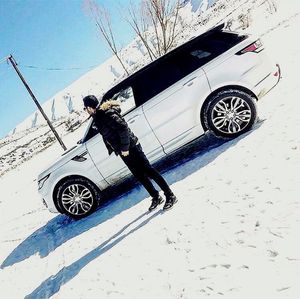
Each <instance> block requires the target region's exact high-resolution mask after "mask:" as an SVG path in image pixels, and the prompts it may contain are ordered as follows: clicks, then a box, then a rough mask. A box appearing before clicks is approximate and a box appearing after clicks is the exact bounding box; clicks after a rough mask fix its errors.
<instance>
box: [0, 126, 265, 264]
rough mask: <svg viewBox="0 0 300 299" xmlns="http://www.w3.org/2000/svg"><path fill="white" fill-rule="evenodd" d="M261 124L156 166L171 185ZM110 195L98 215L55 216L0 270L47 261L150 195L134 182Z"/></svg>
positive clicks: (210, 138) (207, 140)
mask: <svg viewBox="0 0 300 299" xmlns="http://www.w3.org/2000/svg"><path fill="white" fill-rule="evenodd" d="M261 123H262V121H259V122H258V123H257V124H256V126H255V127H254V129H253V130H252V131H250V132H248V133H245V134H243V135H241V136H239V137H238V138H235V139H233V140H226V139H221V138H217V137H215V136H214V135H212V134H209V133H208V134H205V135H204V136H202V137H201V138H199V139H197V140H196V141H194V142H192V143H191V144H189V145H187V146H185V147H184V148H182V149H181V150H179V151H177V152H175V153H174V154H172V155H170V156H169V157H168V158H166V159H164V161H162V162H160V163H158V164H156V165H155V166H156V167H157V169H159V170H160V171H161V172H162V174H163V176H164V177H165V178H166V180H167V181H168V183H169V184H170V185H172V184H174V183H176V182H178V181H181V180H183V179H184V178H186V177H187V176H189V175H191V174H192V173H194V172H195V171H197V170H199V169H201V168H202V167H205V166H206V165H208V164H209V163H211V162H212V161H214V160H215V159H216V158H217V157H218V156H219V155H220V154H222V153H223V152H225V151H226V150H227V149H229V148H230V147H232V146H234V145H235V144H237V143H238V142H239V141H240V140H241V139H243V138H245V137H246V136H247V135H249V134H251V133H252V132H253V131H254V130H256V129H257V128H259V127H260V125H261ZM199 185H201V182H199ZM133 187H134V188H133ZM109 193H110V198H113V199H111V200H107V201H106V203H105V204H104V205H103V206H101V207H100V208H99V209H98V210H97V211H96V212H95V213H93V214H92V215H90V216H88V217H86V218H84V219H81V220H77V221H75V220H72V219H70V218H69V217H67V216H64V215H58V216H56V217H54V218H53V219H52V220H50V221H49V222H47V224H46V225H45V226H43V227H41V228H39V229H38V230H36V231H35V232H34V233H33V234H31V235H30V236H29V237H28V238H26V239H25V240H24V241H23V242H22V243H21V244H19V245H18V246H17V247H16V248H15V249H14V250H13V251H12V252H11V253H10V255H9V256H8V257H7V258H6V259H5V260H4V261H3V263H2V264H1V266H0V267H1V269H4V268H6V267H8V266H12V265H14V264H16V263H19V262H21V261H23V260H25V259H27V258H29V257H31V256H33V255H35V254H39V256H40V257H41V258H44V257H46V256H48V255H49V253H51V252H52V251H54V250H55V249H56V248H58V247H59V246H61V245H62V244H63V243H65V242H67V241H68V240H70V239H72V238H74V237H77V236H79V235H80V234H82V233H84V232H86V231H88V230H89V229H91V228H93V227H95V226H98V225H100V224H102V223H104V222H105V221H107V220H109V219H111V218H113V217H115V216H117V215H118V214H120V213H121V212H122V211H124V210H127V209H130V208H131V207H133V206H135V205H136V204H138V203H139V202H141V201H142V200H143V199H145V198H146V197H148V196H149V195H148V194H147V192H146V191H145V190H144V188H142V187H141V186H140V185H137V184H136V182H135V181H133V180H132V181H129V182H125V183H123V184H121V185H120V186H118V187H116V188H112V189H110V190H109ZM179 200H180V198H179Z"/></svg>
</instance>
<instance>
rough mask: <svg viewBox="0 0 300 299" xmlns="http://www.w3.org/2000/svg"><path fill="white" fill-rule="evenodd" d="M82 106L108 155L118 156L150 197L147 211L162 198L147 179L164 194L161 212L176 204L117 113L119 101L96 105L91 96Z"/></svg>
mask: <svg viewBox="0 0 300 299" xmlns="http://www.w3.org/2000/svg"><path fill="white" fill-rule="evenodd" d="M83 103H84V109H85V110H86V111H87V112H88V113H89V115H91V116H92V117H93V119H94V124H95V125H96V127H97V129H98V131H99V133H100V134H101V135H102V137H103V141H104V143H105V145H106V147H107V149H108V153H109V155H110V154H111V153H112V152H115V154H116V155H119V156H120V157H121V158H122V160H123V161H124V162H125V164H126V165H127V167H128V168H129V170H130V171H131V173H132V174H133V175H134V176H135V177H136V178H137V180H139V181H140V183H141V184H142V185H143V186H144V187H145V189H146V190H147V191H148V193H149V194H150V196H151V197H152V202H151V206H150V207H149V211H151V210H153V209H155V208H156V207H157V206H158V205H159V204H161V203H163V199H162V197H161V196H160V195H159V192H158V191H157V190H156V189H155V187H154V186H153V184H152V182H151V180H150V179H153V180H154V181H155V182H156V183H157V184H158V186H159V187H160V188H161V189H162V190H163V192H164V195H165V197H166V202H165V204H164V207H163V209H164V210H168V209H170V208H172V206H173V205H174V203H175V202H176V201H177V199H176V196H175V195H174V194H173V192H172V190H171V189H170V187H169V185H168V184H167V182H166V181H165V180H164V178H163V177H162V176H161V175H160V174H159V172H158V171H157V170H156V169H155V168H154V167H153V166H152V165H151V164H150V162H149V161H148V159H147V157H146V156H145V154H144V152H143V149H142V146H141V145H140V143H139V140H138V138H137V137H136V136H135V135H134V134H133V132H132V131H131V130H130V128H129V127H128V125H127V123H126V121H125V120H124V118H123V117H122V116H121V114H120V113H121V109H120V104H119V102H118V101H114V100H110V101H106V102H104V103H102V105H99V101H98V99H97V98H96V97H95V96H94V95H88V96H86V97H84V98H83Z"/></svg>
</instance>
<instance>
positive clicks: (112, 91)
mask: <svg viewBox="0 0 300 299" xmlns="http://www.w3.org/2000/svg"><path fill="white" fill-rule="evenodd" d="M224 27H225V23H221V24H220V25H218V26H215V27H212V28H210V29H209V30H207V31H206V32H204V33H202V34H200V35H198V36H196V37H193V38H191V39H190V40H188V41H187V42H185V43H184V44H182V45H180V46H178V47H176V48H175V49H173V50H171V51H170V52H168V53H166V54H164V55H163V56H160V57H159V58H157V59H156V60H154V61H152V62H150V63H149V64H147V65H146V66H144V67H142V68H141V69H139V70H138V71H136V72H135V73H133V74H131V75H130V76H129V77H127V78H125V79H124V80H122V81H121V82H120V83H118V84H117V85H115V86H114V87H112V88H111V89H109V90H108V91H107V92H106V93H105V94H104V95H103V98H102V101H101V102H105V101H107V100H108V99H109V98H110V97H111V96H112V95H113V94H115V93H116V92H118V91H119V90H120V89H122V88H123V87H127V86H128V84H129V83H130V82H131V81H132V80H133V79H134V78H135V77H137V76H138V75H139V74H141V73H143V72H145V71H146V70H148V69H150V68H152V67H153V66H155V65H157V64H159V63H161V62H162V61H163V60H165V59H167V58H168V57H170V56H172V55H173V54H174V53H176V52H179V51H181V50H183V49H184V48H186V47H188V46H189V45H191V44H192V43H193V42H195V41H197V40H198V39H200V38H205V37H206V36H209V35H210V34H211V33H212V32H215V31H222V29H224Z"/></svg>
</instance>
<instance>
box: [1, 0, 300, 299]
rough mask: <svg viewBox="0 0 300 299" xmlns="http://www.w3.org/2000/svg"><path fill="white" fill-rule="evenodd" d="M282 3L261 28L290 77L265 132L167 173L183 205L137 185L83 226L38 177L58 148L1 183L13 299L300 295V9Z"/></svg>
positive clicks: (270, 99)
mask: <svg viewBox="0 0 300 299" xmlns="http://www.w3.org/2000/svg"><path fill="white" fill-rule="evenodd" d="M281 2H284V3H287V2H289V6H288V5H287V4H284V3H281V5H282V7H281V10H280V11H279V12H278V13H277V14H274V15H273V16H270V17H269V19H261V21H260V22H259V21H258V22H256V27H255V30H256V31H259V29H260V30H262V31H266V30H265V29H266V28H267V26H266V24H267V23H268V24H273V25H272V27H270V28H272V30H268V33H267V34H266V35H264V40H265V44H266V45H267V47H268V48H269V49H271V54H272V55H273V56H274V57H275V58H276V59H277V60H278V62H280V65H281V68H282V72H283V79H282V81H281V83H280V84H279V85H278V86H277V87H276V88H274V89H273V90H272V91H271V92H270V93H269V94H268V95H267V96H266V97H264V98H263V99H262V101H261V102H260V103H259V105H258V107H259V115H260V120H261V121H260V122H259V123H258V124H257V125H256V127H255V128H254V130H252V131H251V132H249V133H248V134H245V135H243V136H241V137H239V138H237V139H235V140H233V141H229V142H226V143H222V144H220V145H219V146H218V147H216V148H213V149H210V150H207V151H205V152H200V153H198V154H193V155H192V156H191V158H190V159H184V160H182V161H179V162H178V164H177V166H176V167H172V168H168V169H166V171H165V173H164V176H165V178H166V179H167V180H168V181H169V182H170V183H171V184H172V189H173V190H174V192H175V193H176V195H177V196H178V198H179V201H178V203H177V204H176V206H175V207H174V208H173V209H172V210H171V211H169V212H166V213H163V212H162V211H161V210H157V211H154V212H151V213H147V212H146V211H147V208H148V206H149V203H150V200H149V198H148V197H147V193H146V192H145V191H144V189H142V188H140V187H137V188H135V189H133V190H132V191H130V192H128V193H126V194H124V195H121V196H119V197H118V198H117V199H116V200H114V201H113V202H111V203H110V204H108V205H106V206H105V207H103V208H102V209H99V210H98V211H96V212H95V213H94V214H93V215H91V216H90V217H88V218H86V219H83V220H80V221H73V220H70V219H68V218H67V217H65V216H62V215H53V214H50V213H49V212H48V211H47V210H46V209H45V208H44V206H43V205H42V203H41V200H40V198H39V196H38V194H37V190H36V181H35V178H36V175H37V173H38V172H39V171H40V170H41V168H43V165H45V164H47V163H49V162H51V160H53V159H54V158H55V157H56V156H57V155H58V154H59V153H60V152H61V149H60V147H59V145H58V144H57V143H55V144H54V145H52V146H51V147H49V148H48V149H47V150H45V151H43V152H41V153H39V154H38V155H36V156H35V157H34V158H32V159H31V160H29V161H27V162H26V163H23V164H22V165H20V166H18V167H17V168H16V169H14V170H12V171H10V172H8V173H6V174H5V175H4V176H2V177H1V178H0V190H1V197H0V213H1V217H0V231H1V235H0V242H1V245H0V248H1V249H0V264H1V269H0V290H1V298H24V297H25V298H50V297H51V298H60V299H64V298H84V299H86V298H87V299H90V298H109V299H113V298H116V299H117V298H130V299H135V298H163V299H169V298H172V299H173V298H186V299H194V298H195V299H196V298H202V297H206V296H210V298H230V299H232V298H239V299H240V298H243V299H248V298H249V299H250V298H251V299H253V298H272V299H273V298H293V299H295V298H299V297H300V285H299V283H298V279H299V277H300V242H299V241H298V237H299V231H300V216H299V215H300V196H299V194H300V175H299V170H300V152H299V150H300V134H299V132H298V131H299V128H300V117H299V111H300V101H299V85H298V84H299V82H298V81H299V79H298V78H299V76H298V70H299V69H300V59H299V54H300V43H299V41H298V39H297V36H298V28H299V25H300V6H299V4H297V5H296V1H281ZM291 2H293V3H292V4H294V6H293V7H291V5H290V4H291ZM276 24H278V26H276ZM67 137H68V138H69V140H64V141H65V142H66V143H67V144H71V143H72V141H73V142H74V140H72V141H71V139H72V136H71V134H70V135H68V136H67ZM73 137H74V136H73ZM75 140H76V139H75Z"/></svg>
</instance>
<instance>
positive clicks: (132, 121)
mask: <svg viewBox="0 0 300 299" xmlns="http://www.w3.org/2000/svg"><path fill="white" fill-rule="evenodd" d="M139 116H140V115H139V114H137V115H135V116H133V117H131V118H129V119H128V120H127V122H128V123H129V124H132V123H134V122H135V119H136V118H137V117H139Z"/></svg>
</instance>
